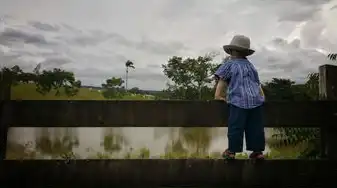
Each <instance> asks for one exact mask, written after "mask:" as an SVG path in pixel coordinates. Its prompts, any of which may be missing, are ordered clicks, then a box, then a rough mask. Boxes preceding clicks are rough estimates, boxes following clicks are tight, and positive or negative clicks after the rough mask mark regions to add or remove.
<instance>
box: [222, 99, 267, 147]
mask: <svg viewBox="0 0 337 188" xmlns="http://www.w3.org/2000/svg"><path fill="white" fill-rule="evenodd" d="M243 133H245V137H246V149H247V150H248V151H254V152H262V151H264V149H265V135H264V127H263V108H262V106H259V107H256V108H252V109H243V108H239V107H237V106H234V105H231V104H229V118H228V134H227V136H228V150H229V151H230V152H235V153H240V152H242V149H243Z"/></svg>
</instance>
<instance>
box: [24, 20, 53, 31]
mask: <svg viewBox="0 0 337 188" xmlns="http://www.w3.org/2000/svg"><path fill="white" fill-rule="evenodd" d="M28 23H29V24H30V25H31V26H33V27H35V28H36V29H40V30H42V31H59V30H60V27H59V26H54V25H51V24H47V23H42V22H38V21H31V22H28Z"/></svg>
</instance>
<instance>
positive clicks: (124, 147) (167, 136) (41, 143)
mask: <svg viewBox="0 0 337 188" xmlns="http://www.w3.org/2000/svg"><path fill="white" fill-rule="evenodd" d="M269 132H270V131H269V130H267V129H266V135H267V137H268V135H270V133H269ZM226 147H227V128H150V127H144V128H143V127H142V128H133V127H130V128H11V129H10V131H9V135H8V147H7V157H8V158H20V157H22V156H21V155H27V154H25V153H27V151H30V152H34V156H33V157H30V158H45V159H48V158H58V157H59V156H61V155H63V154H65V153H72V154H73V155H76V157H77V158H97V156H100V155H109V156H113V158H125V157H126V156H127V155H128V154H130V153H146V155H148V157H150V158H157V157H160V156H161V155H164V154H167V153H169V152H174V153H189V154H191V155H193V154H195V155H208V154H214V155H217V154H220V153H221V152H222V151H223V150H224V149H225V148H226ZM267 151H268V148H267Z"/></svg>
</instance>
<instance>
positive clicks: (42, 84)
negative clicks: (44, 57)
mask: <svg viewBox="0 0 337 188" xmlns="http://www.w3.org/2000/svg"><path fill="white" fill-rule="evenodd" d="M39 67H40V66H39V65H38V66H37V67H36V68H35V69H34V72H32V73H27V72H24V71H23V70H21V68H20V67H19V66H17V65H15V66H13V67H12V68H6V67H5V68H2V69H1V71H0V78H1V80H0V85H1V87H2V88H4V87H7V88H10V87H11V86H12V85H16V84H19V83H29V82H32V83H35V84H36V90H37V91H38V92H39V93H41V94H43V95H45V94H47V93H49V92H51V91H52V90H55V91H56V92H55V95H57V96H58V95H60V93H61V89H63V90H64V92H65V93H66V95H68V96H74V95H76V94H77V93H78V90H79V88H80V87H81V81H79V80H75V76H74V73H72V72H68V71H65V70H61V69H53V70H49V71H47V70H43V72H42V73H40V71H39V69H40V68H39ZM7 92H9V93H7V95H9V96H10V89H9V90H8V91H7Z"/></svg>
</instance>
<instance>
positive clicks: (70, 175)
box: [0, 159, 337, 187]
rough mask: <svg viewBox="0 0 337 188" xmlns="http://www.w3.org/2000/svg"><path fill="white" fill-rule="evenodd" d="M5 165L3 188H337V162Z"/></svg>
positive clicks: (34, 162) (52, 162)
mask: <svg viewBox="0 0 337 188" xmlns="http://www.w3.org/2000/svg"><path fill="white" fill-rule="evenodd" d="M0 166H1V169H0V170H1V172H0V175H1V176H0V177H1V184H2V185H6V184H11V185H12V186H14V185H15V186H23V185H31V186H32V185H34V186H44V187H45V186H47V185H57V186H61V187H62V186H66V187H74V186H75V187H81V186H86V187H108V186H110V187H117V186H118V187H120V186H138V187H139V186H140V185H143V186H145V185H146V186H148V187H154V186H195V187H200V186H207V187H214V186H220V187H228V186H230V187H238V186H258V187H313V186H314V187H324V186H328V187H336V186H337V181H336V179H337V161H327V160H266V161H260V162H253V161H248V160H236V161H224V160H207V159H205V160H201V159H179V160H159V159H158V160H154V159H153V160H89V161H88V160H74V161H62V160H61V161H56V160H32V161H28V160H27V161H1V164H0ZM70 185H71V186H70Z"/></svg>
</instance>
